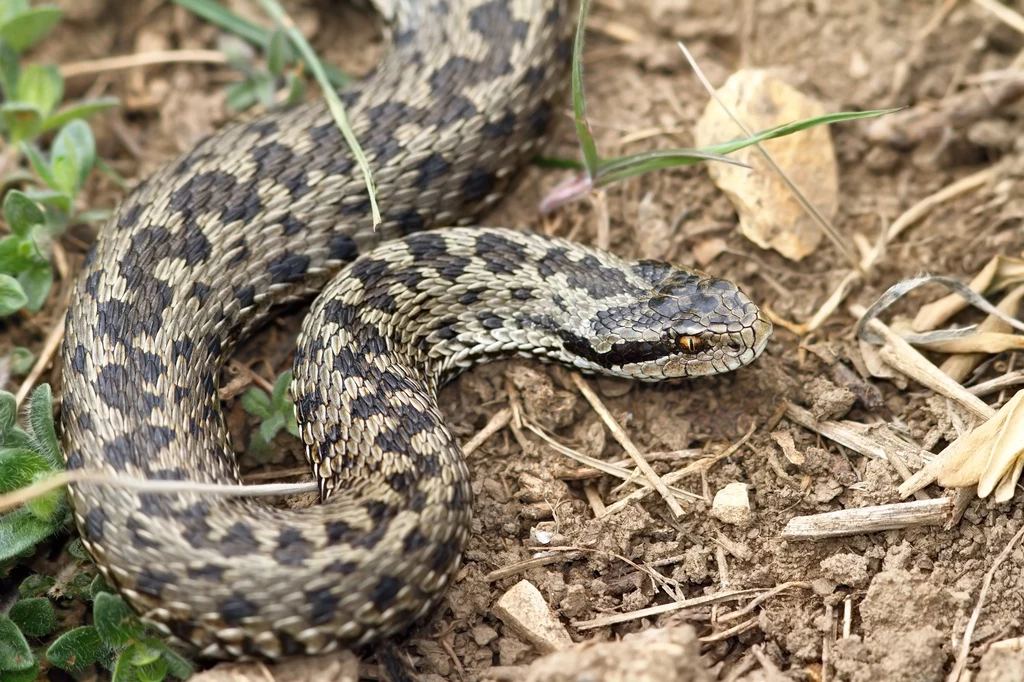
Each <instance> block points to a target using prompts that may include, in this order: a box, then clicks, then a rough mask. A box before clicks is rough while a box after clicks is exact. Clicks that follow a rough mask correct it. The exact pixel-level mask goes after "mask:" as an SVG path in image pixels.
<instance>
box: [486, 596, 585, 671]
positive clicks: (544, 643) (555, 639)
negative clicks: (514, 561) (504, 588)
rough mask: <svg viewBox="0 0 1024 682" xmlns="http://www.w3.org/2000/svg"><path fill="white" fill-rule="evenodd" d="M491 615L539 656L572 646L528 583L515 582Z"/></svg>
mask: <svg viewBox="0 0 1024 682" xmlns="http://www.w3.org/2000/svg"><path fill="white" fill-rule="evenodd" d="M494 615H496V616H497V617H498V618H500V619H501V620H502V622H503V623H505V625H507V626H508V627H509V628H511V629H512V630H514V631H515V632H516V633H517V634H519V635H521V636H522V637H524V638H525V639H527V640H528V641H529V642H530V643H531V644H533V646H534V647H536V649H537V651H539V652H541V653H544V654H549V653H552V652H554V651H560V650H561V649H564V648H566V647H568V646H571V645H572V643H573V642H572V638H570V637H569V633H568V632H566V630H565V627H563V626H562V623H561V622H559V620H558V618H557V617H556V616H555V614H553V613H552V612H551V609H550V608H548V603H547V602H546V601H545V600H544V596H543V595H542V594H541V593H540V590H538V589H537V588H536V587H534V585H533V583H531V582H530V581H528V580H521V581H519V582H518V583H516V585H515V586H514V587H513V588H512V589H510V590H509V591H508V592H506V593H505V594H503V595H502V596H501V599H499V600H498V603H497V604H495V605H494Z"/></svg>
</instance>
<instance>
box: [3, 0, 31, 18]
mask: <svg viewBox="0 0 1024 682" xmlns="http://www.w3.org/2000/svg"><path fill="white" fill-rule="evenodd" d="M28 8H29V0H2V1H0V23H6V22H8V21H10V20H11V19H13V18H15V17H16V16H18V15H19V14H23V13H24V12H27V11H28Z"/></svg>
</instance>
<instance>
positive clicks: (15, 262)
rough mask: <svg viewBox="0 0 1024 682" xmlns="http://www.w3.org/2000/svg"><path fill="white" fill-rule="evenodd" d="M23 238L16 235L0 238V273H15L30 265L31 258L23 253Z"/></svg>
mask: <svg viewBox="0 0 1024 682" xmlns="http://www.w3.org/2000/svg"><path fill="white" fill-rule="evenodd" d="M25 243H26V242H25V240H24V239H22V238H21V237H18V236H16V235H13V234H12V235H10V236H7V237H4V238H3V239H0V274H5V275H17V274H18V273H19V272H21V271H22V270H24V269H25V268H27V267H28V266H30V265H32V261H33V259H32V258H31V257H30V256H27V255H26V254H25V249H24V248H23V247H24V245H25Z"/></svg>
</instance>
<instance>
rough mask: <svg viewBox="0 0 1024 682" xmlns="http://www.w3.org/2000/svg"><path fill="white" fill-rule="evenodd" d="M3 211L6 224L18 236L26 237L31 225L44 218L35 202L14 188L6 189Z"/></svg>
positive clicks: (40, 221) (39, 222) (37, 223)
mask: <svg viewBox="0 0 1024 682" xmlns="http://www.w3.org/2000/svg"><path fill="white" fill-rule="evenodd" d="M3 211H4V220H6V221H7V226H8V227H10V228H11V232H13V233H14V234H16V235H17V236H19V237H27V236H28V234H29V231H30V230H31V229H32V226H34V225H39V224H41V223H42V222H43V221H44V220H45V219H46V217H45V216H44V215H43V211H42V209H40V208H39V206H38V205H36V202H34V201H32V200H31V199H29V198H28V197H27V196H25V193H24V192H21V191H19V190H16V189H12V190H10V191H8V192H7V195H6V196H5V197H4V208H3Z"/></svg>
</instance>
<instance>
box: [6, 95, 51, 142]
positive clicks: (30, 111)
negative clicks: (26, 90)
mask: <svg viewBox="0 0 1024 682" xmlns="http://www.w3.org/2000/svg"><path fill="white" fill-rule="evenodd" d="M0 120H2V121H3V124H4V128H6V129H7V132H8V135H9V136H10V141H11V143H13V144H17V143H18V142H21V141H23V140H30V139H32V138H33V137H35V136H36V134H37V133H38V132H39V126H40V124H42V122H43V113H42V112H41V111H39V109H37V108H36V106H35V105H34V104H25V103H23V102H6V103H4V104H2V105H0Z"/></svg>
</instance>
